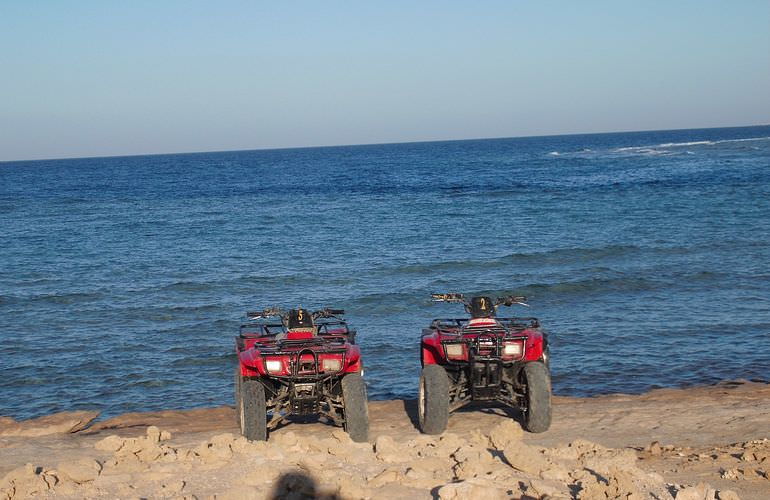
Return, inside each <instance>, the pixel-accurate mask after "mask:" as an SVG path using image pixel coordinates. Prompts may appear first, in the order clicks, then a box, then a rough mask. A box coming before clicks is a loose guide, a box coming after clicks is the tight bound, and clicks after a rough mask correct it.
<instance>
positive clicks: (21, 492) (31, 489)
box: [0, 463, 56, 499]
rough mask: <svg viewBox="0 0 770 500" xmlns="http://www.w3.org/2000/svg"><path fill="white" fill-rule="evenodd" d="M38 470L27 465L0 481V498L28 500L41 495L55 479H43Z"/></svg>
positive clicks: (43, 476)
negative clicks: (26, 499)
mask: <svg viewBox="0 0 770 500" xmlns="http://www.w3.org/2000/svg"><path fill="white" fill-rule="evenodd" d="M40 472H41V471H40V468H39V467H35V466H34V465H32V464H30V463H28V464H26V465H24V466H22V467H19V468H16V469H14V470H12V471H11V472H9V473H8V474H6V475H5V476H4V477H3V478H2V479H0V498H2V499H5V498H28V497H31V496H34V495H39V494H42V493H44V492H46V491H48V490H49V489H50V488H51V486H50V485H51V484H55V483H56V478H55V477H45V475H43V474H41V473H40Z"/></svg>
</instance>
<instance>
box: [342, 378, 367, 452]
mask: <svg viewBox="0 0 770 500" xmlns="http://www.w3.org/2000/svg"><path fill="white" fill-rule="evenodd" d="M342 401H343V404H344V408H345V409H344V412H345V424H344V426H345V431H346V432H347V433H348V434H349V435H350V439H352V440H353V441H355V442H357V443H363V442H365V441H366V440H367V439H369V405H368V404H367V397H366V383H364V378H363V377H362V376H361V374H359V373H349V374H347V375H345V376H344V377H343V378H342Z"/></svg>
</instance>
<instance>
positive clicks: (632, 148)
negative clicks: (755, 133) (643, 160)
mask: <svg viewBox="0 0 770 500" xmlns="http://www.w3.org/2000/svg"><path fill="white" fill-rule="evenodd" d="M768 139H770V137H750V138H747V139H722V140H719V141H689V142H665V143H663V144H657V145H655V146H628V147H624V148H615V149H613V150H612V151H613V152H615V153H623V152H629V151H630V152H634V153H644V154H649V153H651V152H653V151H656V150H658V149H659V148H678V147H687V146H713V145H715V144H727V143H731V142H747V141H766V140H768Z"/></svg>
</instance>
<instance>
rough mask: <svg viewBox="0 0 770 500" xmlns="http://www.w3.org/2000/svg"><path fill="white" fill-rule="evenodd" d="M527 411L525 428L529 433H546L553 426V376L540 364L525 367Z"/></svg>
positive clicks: (528, 364)
mask: <svg viewBox="0 0 770 500" xmlns="http://www.w3.org/2000/svg"><path fill="white" fill-rule="evenodd" d="M523 373H524V378H525V383H526V397H527V398H526V399H527V409H526V411H525V412H524V428H525V429H526V430H528V431H529V432H545V431H547V430H548V428H549V427H550V426H551V375H550V373H548V368H547V367H546V365H545V364H543V363H540V362H531V363H527V364H525V365H524V370H523Z"/></svg>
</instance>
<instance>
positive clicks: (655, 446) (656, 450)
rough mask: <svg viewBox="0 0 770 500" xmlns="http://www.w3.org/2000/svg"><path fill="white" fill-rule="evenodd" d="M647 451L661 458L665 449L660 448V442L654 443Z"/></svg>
mask: <svg viewBox="0 0 770 500" xmlns="http://www.w3.org/2000/svg"><path fill="white" fill-rule="evenodd" d="M647 451H649V452H650V455H652V456H656V457H657V456H660V454H661V453H662V452H663V449H662V448H661V447H660V443H659V442H657V441H653V442H652V443H650V445H649V446H648V447H647Z"/></svg>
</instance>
